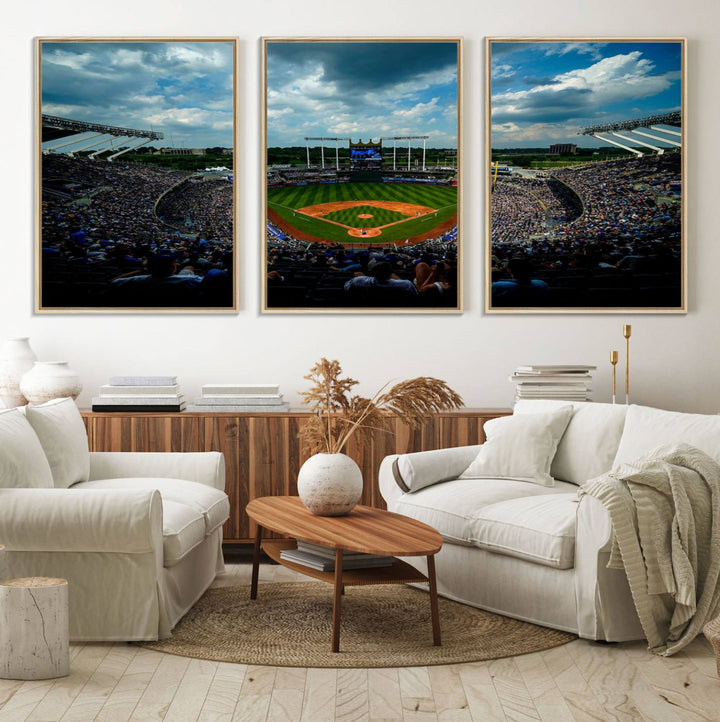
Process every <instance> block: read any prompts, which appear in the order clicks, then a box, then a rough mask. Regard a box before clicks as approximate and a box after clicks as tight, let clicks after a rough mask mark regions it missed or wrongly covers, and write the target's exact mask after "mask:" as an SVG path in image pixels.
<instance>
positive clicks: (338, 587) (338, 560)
mask: <svg viewBox="0 0 720 722" xmlns="http://www.w3.org/2000/svg"><path fill="white" fill-rule="evenodd" d="M342 573H343V550H342V549H336V550H335V587H334V592H335V594H334V598H333V612H332V651H333V652H339V651H340V607H341V604H342V601H341V595H342V593H343V583H342Z"/></svg>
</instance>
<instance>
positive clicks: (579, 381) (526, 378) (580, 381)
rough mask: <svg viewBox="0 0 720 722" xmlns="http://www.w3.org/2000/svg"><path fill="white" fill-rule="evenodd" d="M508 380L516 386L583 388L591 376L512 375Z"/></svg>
mask: <svg viewBox="0 0 720 722" xmlns="http://www.w3.org/2000/svg"><path fill="white" fill-rule="evenodd" d="M508 379H509V380H510V381H512V382H513V383H516V384H544V385H551V384H558V385H560V386H562V385H564V384H574V385H577V386H583V385H586V384H589V383H592V376H586V375H585V374H575V375H572V374H570V375H568V376H545V375H544V374H527V375H522V376H520V375H518V374H513V375H512V376H508Z"/></svg>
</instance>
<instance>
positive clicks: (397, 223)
mask: <svg viewBox="0 0 720 722" xmlns="http://www.w3.org/2000/svg"><path fill="white" fill-rule="evenodd" d="M263 49H264V61H265V68H264V69H265V83H266V85H265V108H264V109H265V124H264V134H265V155H266V164H265V169H264V170H265V177H264V183H265V223H264V229H263V239H262V245H263V259H264V269H263V277H264V278H263V311H264V312H306V313H311V312H332V311H348V312H352V311H357V312H364V311H377V312H392V311H403V312H412V311H415V312H423V313H427V312H441V311H445V312H447V311H455V312H457V311H459V310H460V309H461V294H460V288H459V280H460V274H459V259H460V245H461V238H460V234H459V232H458V228H459V217H460V213H459V196H460V167H459V155H458V148H459V136H460V127H459V118H460V114H459V104H460V103H459V101H460V97H459V87H460V86H459V74H460V53H461V42H460V40H459V39H447V38H443V39H435V38H417V39H416V38H412V39H410V38H408V39H344V38H342V39H341V38H322V39H319V38H318V39H308V38H302V39H293V38H265V39H264V40H263Z"/></svg>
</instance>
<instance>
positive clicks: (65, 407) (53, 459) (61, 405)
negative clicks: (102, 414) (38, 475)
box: [25, 399, 90, 489]
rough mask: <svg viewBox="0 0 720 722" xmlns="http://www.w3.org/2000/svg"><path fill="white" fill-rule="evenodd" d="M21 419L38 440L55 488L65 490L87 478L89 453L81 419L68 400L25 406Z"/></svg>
mask: <svg viewBox="0 0 720 722" xmlns="http://www.w3.org/2000/svg"><path fill="white" fill-rule="evenodd" d="M25 416H26V417H27V420H28V421H29V422H30V424H31V426H32V428H33V429H35V433H36V434H37V436H38V439H40V443H41V444H42V448H43V450H44V451H45V456H47V460H48V462H49V463H50V468H51V469H52V477H53V482H54V486H55V488H59V489H67V488H68V487H69V486H72V485H73V484H76V483H77V482H78V481H87V480H88V478H89V476H90V451H89V449H88V439H87V432H86V431H85V424H84V423H83V420H82V416H80V412H79V411H78V408H77V406H75V402H74V401H73V400H72V399H53V400H52V401H48V402H47V403H44V404H41V405H40V406H28V407H27V408H26V409H25Z"/></svg>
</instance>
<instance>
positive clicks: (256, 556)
mask: <svg viewBox="0 0 720 722" xmlns="http://www.w3.org/2000/svg"><path fill="white" fill-rule="evenodd" d="M261 541H262V527H261V526H260V524H258V525H257V527H256V529H255V546H254V547H253V565H252V578H251V581H250V599H257V588H258V572H259V571H260V542H261Z"/></svg>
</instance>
